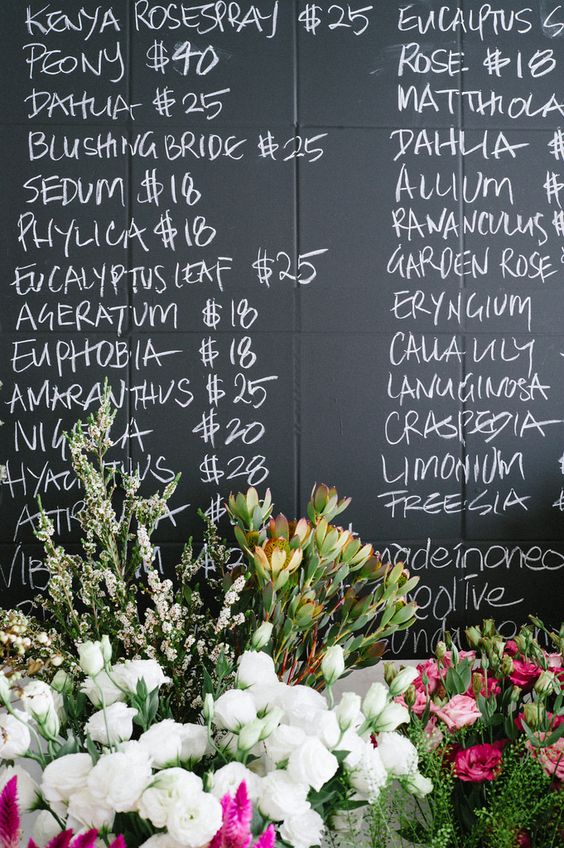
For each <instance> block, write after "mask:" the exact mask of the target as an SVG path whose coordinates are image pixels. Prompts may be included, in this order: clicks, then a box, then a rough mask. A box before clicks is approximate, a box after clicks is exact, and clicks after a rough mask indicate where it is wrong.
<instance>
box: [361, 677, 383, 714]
mask: <svg viewBox="0 0 564 848" xmlns="http://www.w3.org/2000/svg"><path fill="white" fill-rule="evenodd" d="M387 703H388V690H387V689H386V687H385V686H384V684H383V683H373V684H372V686H371V687H370V689H369V690H368V692H367V693H366V695H365V696H364V701H363V702H362V712H363V713H364V715H365V716H366V718H368V719H372V718H376V716H377V715H380V713H381V712H382V710H383V709H384V707H385V706H386V704H387Z"/></svg>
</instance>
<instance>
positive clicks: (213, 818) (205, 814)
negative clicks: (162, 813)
mask: <svg viewBox="0 0 564 848" xmlns="http://www.w3.org/2000/svg"><path fill="white" fill-rule="evenodd" d="M222 819H223V814H222V809H221V804H220V803H219V801H218V800H217V798H215V797H214V796H213V795H210V793H209V792H194V793H192V794H191V795H183V796H182V798H181V799H179V800H178V801H176V802H175V803H174V804H173V805H172V807H171V809H170V812H169V814H168V819H167V830H168V832H169V834H170V835H171V836H172V838H173V839H175V840H176V841H177V842H179V843H180V844H181V845H185V846H187V848H201V846H202V845H207V843H208V842H209V841H210V840H211V839H212V838H213V837H214V836H215V834H216V833H217V831H218V830H219V828H220V827H221V824H222Z"/></svg>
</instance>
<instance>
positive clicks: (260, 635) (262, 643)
mask: <svg viewBox="0 0 564 848" xmlns="http://www.w3.org/2000/svg"><path fill="white" fill-rule="evenodd" d="M273 629H274V628H273V625H272V624H271V622H270V621H263V623H262V624H261V626H260V627H259V628H258V629H257V630H255V632H254V633H253V637H252V639H251V648H252V650H253V651H262V649H263V648H266V646H267V645H268V643H269V642H270V638H271V636H272V631H273Z"/></svg>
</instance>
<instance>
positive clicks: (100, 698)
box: [80, 671, 125, 707]
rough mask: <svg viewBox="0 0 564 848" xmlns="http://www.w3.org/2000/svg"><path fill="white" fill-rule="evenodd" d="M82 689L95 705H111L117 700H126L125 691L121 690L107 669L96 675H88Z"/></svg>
mask: <svg viewBox="0 0 564 848" xmlns="http://www.w3.org/2000/svg"><path fill="white" fill-rule="evenodd" d="M80 691H81V692H84V694H85V695H86V697H87V698H88V700H89V701H90V702H91V703H92V704H94V706H95V707H102V706H106V707H109V706H111V705H112V704H115V702H116V701H125V693H124V692H122V691H121V689H120V688H119V686H117V685H116V684H115V683H114V681H113V680H111V679H110V677H109V675H108V673H107V672H106V671H101V672H100V674H97V675H96V677H87V678H86V680H84V681H83V683H82V685H81V687H80Z"/></svg>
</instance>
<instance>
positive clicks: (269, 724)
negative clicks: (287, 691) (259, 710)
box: [259, 707, 284, 742]
mask: <svg viewBox="0 0 564 848" xmlns="http://www.w3.org/2000/svg"><path fill="white" fill-rule="evenodd" d="M283 717H284V710H281V709H280V707H272V709H271V710H270V711H269V712H268V713H267V714H266V715H265V716H263V717H262V718H261V719H260V721H261V722H262V727H263V729H262V733H261V734H260V739H259V741H260V742H262V741H263V740H264V739H267V738H268V737H269V736H270V734H271V733H274V731H275V730H276V728H277V727H278V725H279V724H280V722H281V721H282V719H283Z"/></svg>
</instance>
